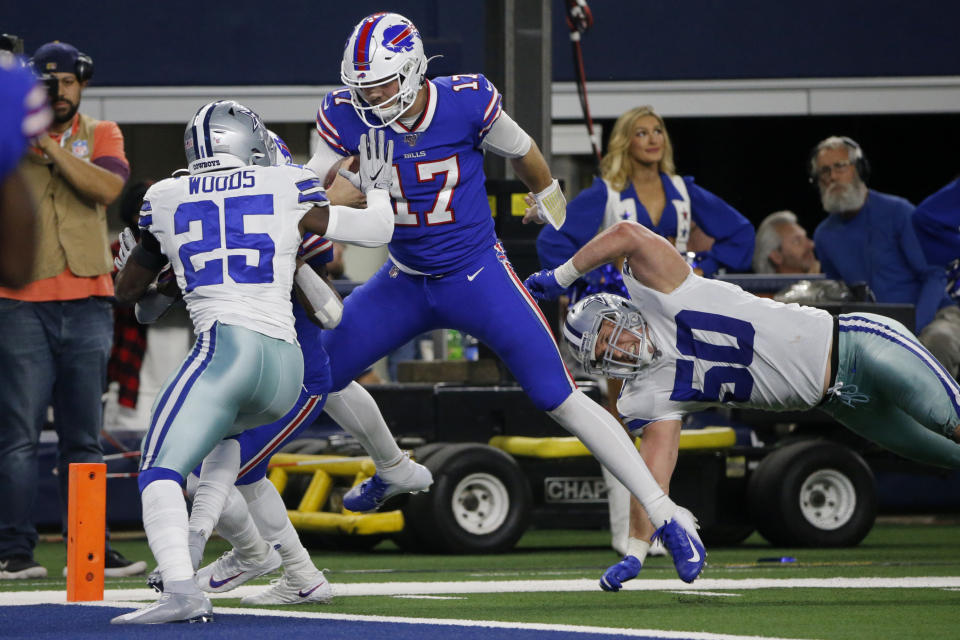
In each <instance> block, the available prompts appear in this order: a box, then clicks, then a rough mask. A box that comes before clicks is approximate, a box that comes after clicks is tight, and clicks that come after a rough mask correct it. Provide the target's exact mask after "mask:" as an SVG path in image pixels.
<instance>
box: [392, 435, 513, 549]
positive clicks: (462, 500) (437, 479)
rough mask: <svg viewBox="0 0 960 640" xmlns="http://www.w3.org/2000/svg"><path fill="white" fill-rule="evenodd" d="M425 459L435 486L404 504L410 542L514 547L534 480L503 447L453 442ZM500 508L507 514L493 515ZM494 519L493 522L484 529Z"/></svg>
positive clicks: (455, 546) (438, 546)
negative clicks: (528, 481)
mask: <svg viewBox="0 0 960 640" xmlns="http://www.w3.org/2000/svg"><path fill="white" fill-rule="evenodd" d="M422 464H424V465H425V466H426V467H427V468H428V469H430V471H431V473H433V486H432V487H430V491H429V492H427V493H422V494H416V495H412V496H410V500H409V501H408V502H407V504H406V505H405V506H404V507H403V516H404V522H405V523H406V524H405V535H404V536H402V537H403V538H404V539H405V542H404V543H401V544H402V545H403V546H404V547H405V548H409V547H408V545H409V546H413V547H419V548H421V549H423V550H425V551H428V552H432V553H499V552H504V551H509V550H510V549H512V548H513V547H514V545H515V544H516V543H517V540H519V539H520V536H522V535H523V534H524V532H526V530H527V527H528V526H529V523H530V508H531V503H532V497H531V493H530V486H529V484H528V483H527V479H526V477H525V476H524V475H523V472H522V471H521V470H520V467H519V465H517V463H516V461H515V460H514V459H513V458H511V457H510V456H509V455H507V454H506V453H504V452H503V451H500V450H499V449H495V448H493V447H490V446H487V445H483V444H453V445H449V446H445V447H441V448H438V449H436V450H433V451H432V452H431V453H430V455H428V456H427V457H426V459H425V460H424V461H423V462H422ZM464 481H467V482H466V483H465V484H464ZM491 509H492V510H491ZM494 511H496V512H498V513H500V514H501V515H502V519H501V518H493V517H490V516H491V514H492V513H493V512H494ZM457 514H460V516H461V518H460V519H458V515H457ZM497 520H500V521H499V522H497ZM488 524H489V525H490V526H492V527H493V528H492V529H491V530H489V531H483V530H482V529H483V527H484V526H485V525H488Z"/></svg>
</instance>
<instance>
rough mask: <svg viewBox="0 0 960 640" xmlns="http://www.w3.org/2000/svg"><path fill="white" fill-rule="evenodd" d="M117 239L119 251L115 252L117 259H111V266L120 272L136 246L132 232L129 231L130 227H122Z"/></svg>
mask: <svg viewBox="0 0 960 640" xmlns="http://www.w3.org/2000/svg"><path fill="white" fill-rule="evenodd" d="M117 239H118V240H119V241H120V250H119V251H117V257H116V258H114V259H113V264H114V266H115V267H116V268H117V271H120V270H121V269H123V265H125V264H127V258H129V257H130V252H131V251H133V248H134V247H135V246H137V239H136V238H134V237H133V231H131V230H130V227H124V228H123V231H121V232H120V235H119V236H118V237H117Z"/></svg>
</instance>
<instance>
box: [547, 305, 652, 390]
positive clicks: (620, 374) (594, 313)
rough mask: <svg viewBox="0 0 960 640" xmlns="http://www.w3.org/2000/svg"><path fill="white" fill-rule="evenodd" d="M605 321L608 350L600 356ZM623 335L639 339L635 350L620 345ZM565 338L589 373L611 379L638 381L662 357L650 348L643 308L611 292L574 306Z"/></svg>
mask: <svg viewBox="0 0 960 640" xmlns="http://www.w3.org/2000/svg"><path fill="white" fill-rule="evenodd" d="M604 322H609V324H610V327H611V331H610V335H609V337H608V338H607V347H606V349H604V351H603V353H602V354H600V357H597V355H596V353H595V350H596V345H597V336H598V335H599V334H600V331H601V328H602V327H603V325H604ZM624 333H627V334H629V335H631V336H633V337H634V338H636V339H637V340H639V344H638V345H637V347H636V350H633V349H630V350H627V349H623V348H621V347H619V346H617V343H618V342H619V341H620V339H621V337H622V336H623V335H624ZM563 337H564V339H565V340H566V341H567V343H568V344H569V345H570V351H571V353H572V354H573V357H574V358H575V359H576V361H577V362H578V363H580V365H581V366H582V367H583V368H584V370H585V371H586V372H587V373H593V374H599V375H604V376H607V377H609V378H622V379H624V380H630V379H632V378H635V377H637V376H638V375H640V373H641V372H642V371H643V369H644V368H646V367H647V366H648V365H649V364H650V363H651V362H653V359H654V358H655V357H656V356H657V355H659V354H658V353H655V352H653V350H652V349H651V348H650V345H651V342H650V338H649V332H648V331H647V323H646V321H645V320H644V319H643V314H641V313H640V309H639V308H638V307H637V306H636V305H635V304H634V303H633V302H631V301H630V300H627V299H626V298H623V297H621V296H617V295H614V294H612V293H595V294H593V295H591V296H587V297H586V298H583V299H582V300H580V301H579V302H577V303H576V304H575V305H573V306H572V307H571V308H570V309H569V310H568V311H567V317H566V320H564V323H563ZM633 344H636V343H633Z"/></svg>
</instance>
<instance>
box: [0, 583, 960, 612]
mask: <svg viewBox="0 0 960 640" xmlns="http://www.w3.org/2000/svg"><path fill="white" fill-rule="evenodd" d="M331 586H332V587H333V595H334V596H336V597H354V596H401V595H449V594H459V595H462V594H472V593H531V592H545V591H546V592H549V591H555V592H560V591H562V592H570V591H597V590H598V589H599V587H598V586H597V581H596V580H593V579H588V578H583V579H576V580H497V581H487V580H483V581H480V580H466V581H461V582H356V583H350V584H332V585H331ZM266 588H267V587H266V585H244V586H242V587H237V588H236V589H234V590H233V591H227V592H226V593H211V594H208V595H209V596H210V598H211V599H213V600H218V599H224V598H242V597H244V596H248V595H251V594H254V593H259V592H260V591H262V590H264V589H266ZM957 588H960V576H919V577H910V578H761V579H732V578H730V579H713V580H711V579H701V580H697V581H696V582H694V583H693V584H687V583H685V582H682V581H681V580H679V579H670V580H656V579H653V580H631V581H630V582H627V583H625V584H624V585H623V591H671V592H673V591H683V592H687V593H695V592H697V591H703V592H716V591H747V590H756V589H957ZM156 595H157V594H156V592H154V591H153V590H152V589H148V588H137V589H107V590H105V591H104V594H103V598H104V599H103V603H104V604H107V605H110V604H111V603H113V604H116V603H120V602H122V603H124V604H126V603H130V602H137V601H140V602H143V601H152V600H154V599H155V598H156ZM66 597H67V596H66V591H64V590H55V591H53V590H48V591H7V592H0V606H11V605H31V604H64V603H66ZM611 597H613V598H615V597H617V596H611ZM131 606H132V605H131ZM242 611H255V610H253V609H242Z"/></svg>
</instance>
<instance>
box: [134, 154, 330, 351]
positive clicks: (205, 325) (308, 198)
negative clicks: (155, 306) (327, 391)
mask: <svg viewBox="0 0 960 640" xmlns="http://www.w3.org/2000/svg"><path fill="white" fill-rule="evenodd" d="M324 203H327V199H326V196H325V195H324V192H323V188H322V186H321V184H320V180H319V178H317V176H316V174H315V173H313V172H312V171H310V170H309V169H304V168H303V167H300V166H296V165H283V166H274V167H261V166H248V167H241V168H239V169H231V170H224V171H213V172H209V173H201V174H197V175H184V176H179V177H174V178H168V179H166V180H163V181H161V182H158V183H157V184H155V185H153V186H152V187H150V190H149V191H147V194H146V195H145V196H144V201H143V208H142V209H141V212H140V227H141V228H142V229H146V230H149V231H150V232H151V233H152V234H153V235H154V236H156V238H157V240H158V241H159V242H160V245H161V248H162V251H163V253H164V255H166V256H167V258H168V259H169V260H170V263H171V266H172V268H173V271H174V273H175V274H176V276H177V283H178V284H179V285H180V290H181V291H183V292H184V294H185V295H184V298H185V300H186V303H187V309H188V310H189V312H190V317H191V319H192V320H193V324H194V330H195V331H196V332H197V333H200V332H203V331H206V330H207V329H209V328H210V327H211V326H212V325H213V324H214V322H216V321H219V322H221V323H223V324H231V325H239V326H242V327H246V328H248V329H252V330H253V331H257V332H259V333H262V334H264V335H267V336H270V337H272V338H279V339H281V340H285V341H287V342H291V343H294V344H296V342H297V340H296V331H295V330H294V321H293V310H292V305H291V300H290V290H291V287H292V286H293V271H294V268H295V266H296V256H297V247H298V246H299V245H300V231H299V229H298V226H297V225H298V223H299V222H300V219H301V218H302V217H303V215H304V214H305V213H306V212H307V211H308V210H309V209H310V208H311V207H313V206H315V205H322V204H324Z"/></svg>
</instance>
